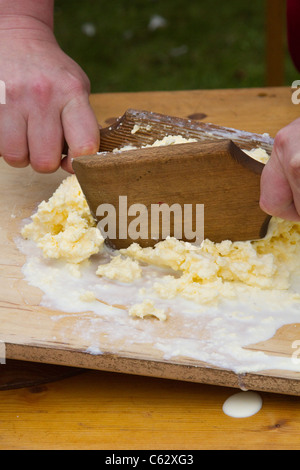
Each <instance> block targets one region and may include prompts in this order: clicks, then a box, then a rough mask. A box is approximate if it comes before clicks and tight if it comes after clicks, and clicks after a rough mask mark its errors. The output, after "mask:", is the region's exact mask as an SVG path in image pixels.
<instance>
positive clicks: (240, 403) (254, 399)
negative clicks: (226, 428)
mask: <svg viewBox="0 0 300 470" xmlns="http://www.w3.org/2000/svg"><path fill="white" fill-rule="evenodd" d="M261 407H262V398H261V396H260V395H259V394H258V393H256V392H239V393H235V394H234V395H232V396H231V397H229V398H227V400H226V401H225V402H224V404H223V411H224V413H225V414H226V415H228V416H231V417H232V418H248V417H249V416H253V415H254V414H256V413H258V412H259V410H260V409H261Z"/></svg>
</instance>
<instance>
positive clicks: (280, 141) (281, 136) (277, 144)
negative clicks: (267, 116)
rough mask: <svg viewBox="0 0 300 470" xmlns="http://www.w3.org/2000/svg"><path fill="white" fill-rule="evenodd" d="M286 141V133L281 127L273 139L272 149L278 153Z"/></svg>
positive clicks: (281, 150)
mask: <svg viewBox="0 0 300 470" xmlns="http://www.w3.org/2000/svg"><path fill="white" fill-rule="evenodd" d="M287 142H288V133H287V131H286V130H285V129H281V130H280V131H279V132H277V134H276V136H275V139H274V149H275V150H276V151H277V152H278V153H282V152H283V150H284V148H285V147H286V145H287Z"/></svg>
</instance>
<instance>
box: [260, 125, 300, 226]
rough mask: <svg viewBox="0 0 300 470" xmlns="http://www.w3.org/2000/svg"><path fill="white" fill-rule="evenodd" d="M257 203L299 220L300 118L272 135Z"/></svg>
mask: <svg viewBox="0 0 300 470" xmlns="http://www.w3.org/2000/svg"><path fill="white" fill-rule="evenodd" d="M260 206H261V208H262V210H263V211H265V212H266V213H267V214H270V215H272V216H275V217H280V218H282V219H286V220H291V221H296V222H299V221H300V119H297V120H295V121H294V122H292V123H291V124H289V125H287V126H286V127H284V128H283V129H281V130H280V131H279V132H278V134H277V135H276V137H275V141H274V147H273V151H272V154H271V157H270V160H269V161H268V163H267V164H266V166H265V168H264V170H263V173H262V177H261V197H260Z"/></svg>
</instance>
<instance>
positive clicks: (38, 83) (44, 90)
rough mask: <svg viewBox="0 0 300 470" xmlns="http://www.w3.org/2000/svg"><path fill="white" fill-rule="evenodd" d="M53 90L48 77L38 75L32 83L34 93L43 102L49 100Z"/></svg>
mask: <svg viewBox="0 0 300 470" xmlns="http://www.w3.org/2000/svg"><path fill="white" fill-rule="evenodd" d="M52 90H53V86H52V83H51V81H50V80H49V79H48V78H47V77H44V76H41V77H38V78H36V79H35V80H33V81H32V83H31V92H32V95H33V96H34V97H35V98H36V99H37V100H38V101H39V102H41V103H45V102H46V103H47V102H49V100H50V99H51V96H52Z"/></svg>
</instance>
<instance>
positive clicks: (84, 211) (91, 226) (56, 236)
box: [22, 175, 104, 264]
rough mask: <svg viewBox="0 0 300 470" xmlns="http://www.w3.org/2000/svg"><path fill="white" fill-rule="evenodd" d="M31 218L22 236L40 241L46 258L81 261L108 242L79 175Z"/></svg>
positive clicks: (72, 261) (73, 261)
mask: <svg viewBox="0 0 300 470" xmlns="http://www.w3.org/2000/svg"><path fill="white" fill-rule="evenodd" d="M31 219H32V222H31V223H29V224H27V225H26V226H25V227H24V228H23V230H22V235H23V237H24V238H26V239H30V240H33V241H34V242H36V244H37V245H38V247H39V248H40V249H41V250H42V253H43V256H44V257H45V258H54V259H63V260H65V261H67V262H68V263H75V264H78V263H81V262H82V261H84V260H86V259H88V258H89V257H90V256H91V255H93V254H95V253H98V252H99V251H100V249H101V247H102V245H103V243H104V238H103V237H102V235H101V232H100V230H99V229H98V228H97V227H96V222H95V220H94V218H93V217H92V215H91V212H90V209H89V207H88V204H87V202H86V199H85V197H84V195H83V193H82V190H81V188H80V185H79V183H78V181H77V178H76V176H75V175H72V176H69V177H68V178H66V179H65V180H64V181H63V182H62V183H61V185H60V186H59V187H58V188H57V190H56V191H55V192H54V194H53V195H52V196H51V198H50V199H49V200H48V201H47V202H46V201H43V202H41V203H40V205H39V206H38V209H37V212H36V213H35V214H33V215H32V216H31Z"/></svg>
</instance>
